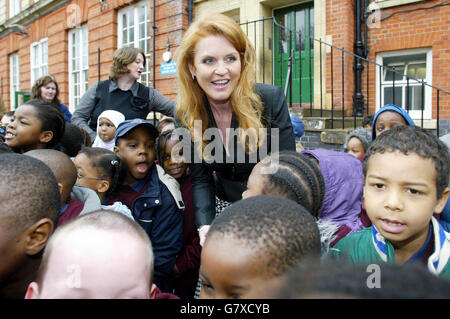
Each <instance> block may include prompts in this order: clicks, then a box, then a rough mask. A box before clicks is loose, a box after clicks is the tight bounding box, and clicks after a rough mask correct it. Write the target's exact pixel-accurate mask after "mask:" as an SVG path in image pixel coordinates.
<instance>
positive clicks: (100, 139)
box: [92, 110, 125, 151]
mask: <svg viewBox="0 0 450 319" xmlns="http://www.w3.org/2000/svg"><path fill="white" fill-rule="evenodd" d="M123 121H125V115H123V114H122V113H120V112H118V111H114V110H106V111H104V112H102V113H101V114H100V115H99V116H98V121H97V123H98V124H97V136H96V137H95V140H94V143H93V144H92V147H101V148H105V149H107V150H110V151H114V134H115V133H116V129H117V127H118V126H119V124H120V123H122V122H123Z"/></svg>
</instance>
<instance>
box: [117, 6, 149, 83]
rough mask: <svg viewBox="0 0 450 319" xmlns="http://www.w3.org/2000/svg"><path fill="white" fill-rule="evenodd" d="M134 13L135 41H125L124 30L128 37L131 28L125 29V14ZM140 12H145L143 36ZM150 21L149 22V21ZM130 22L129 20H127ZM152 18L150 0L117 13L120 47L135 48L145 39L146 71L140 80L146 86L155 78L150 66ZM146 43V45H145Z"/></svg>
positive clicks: (118, 45)
mask: <svg viewBox="0 0 450 319" xmlns="http://www.w3.org/2000/svg"><path fill="white" fill-rule="evenodd" d="M142 6H144V7H146V8H145V10H142ZM139 8H141V10H139ZM131 12H132V13H133V21H134V24H133V36H134V39H133V41H129V39H128V41H124V35H123V33H124V31H126V32H127V37H128V38H129V37H130V35H129V33H128V32H129V30H130V28H128V26H127V28H126V30H124V25H123V24H124V23H123V15H124V14H127V17H129V15H128V14H130V13H131ZM139 12H144V14H145V15H144V22H143V23H144V33H145V34H144V36H142V35H141V34H140V28H139V27H140V21H139ZM147 21H148V23H147ZM127 22H128V21H127ZM150 23H151V20H150V1H148V0H144V1H140V2H138V3H136V4H134V5H132V6H127V7H125V8H123V9H121V10H119V11H118V13H117V47H118V49H120V48H122V47H124V46H134V47H135V48H140V45H139V44H140V43H139V42H140V41H142V40H143V41H144V49H143V51H144V52H145V60H146V63H145V70H144V72H142V75H141V78H140V79H139V82H140V83H142V84H144V85H146V86H149V87H150V86H151V85H152V81H153V79H152V78H151V68H150V63H149V61H150V57H151V53H152V51H150V40H151V39H152V35H151V24H150ZM145 41H147V43H145ZM145 44H146V47H145ZM144 78H147V81H144V80H143V79H144Z"/></svg>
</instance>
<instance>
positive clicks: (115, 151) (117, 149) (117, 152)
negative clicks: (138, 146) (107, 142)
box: [114, 146, 120, 157]
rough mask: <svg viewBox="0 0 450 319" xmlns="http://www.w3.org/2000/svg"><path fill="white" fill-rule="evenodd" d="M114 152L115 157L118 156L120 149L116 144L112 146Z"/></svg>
mask: <svg viewBox="0 0 450 319" xmlns="http://www.w3.org/2000/svg"><path fill="white" fill-rule="evenodd" d="M114 154H116V155H117V157H120V149H119V147H118V146H114Z"/></svg>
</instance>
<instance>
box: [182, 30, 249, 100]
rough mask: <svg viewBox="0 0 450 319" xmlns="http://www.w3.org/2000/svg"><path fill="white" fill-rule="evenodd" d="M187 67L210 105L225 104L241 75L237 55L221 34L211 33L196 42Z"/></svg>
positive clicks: (239, 60) (238, 55) (238, 56)
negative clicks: (190, 62) (192, 60)
mask: <svg viewBox="0 0 450 319" xmlns="http://www.w3.org/2000/svg"><path fill="white" fill-rule="evenodd" d="M189 70H190V71H191V74H192V75H195V76H196V78H197V83H198V85H199V86H200V87H201V88H202V90H203V91H204V92H205V94H206V97H207V98H208V101H209V102H210V103H211V104H224V103H227V102H229V99H230V96H231V94H232V93H233V91H234V89H235V88H236V86H237V84H238V82H239V79H240V77H241V59H240V54H239V52H238V51H237V50H236V48H235V47H234V46H233V44H232V43H231V42H230V41H228V40H227V39H226V38H225V37H224V36H221V35H210V36H207V37H205V38H202V39H201V40H199V41H198V42H197V45H196V46H195V55H194V62H193V64H192V65H190V66H189Z"/></svg>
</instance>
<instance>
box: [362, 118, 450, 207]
mask: <svg viewBox="0 0 450 319" xmlns="http://www.w3.org/2000/svg"><path fill="white" fill-rule="evenodd" d="M395 151H399V152H401V153H403V154H405V155H409V154H417V155H418V156H420V157H422V158H424V159H431V160H432V161H433V162H434V167H435V169H436V189H437V196H438V199H440V198H441V196H442V194H443V193H444V190H445V189H446V188H447V186H448V183H449V163H450V155H449V153H448V150H447V146H446V145H445V144H444V142H442V141H441V140H439V139H438V138H437V137H436V136H434V135H433V134H432V133H430V132H429V131H426V130H424V129H422V128H420V127H418V126H397V127H394V128H392V129H390V130H388V131H385V132H383V134H380V136H378V137H377V138H376V139H375V140H374V141H373V142H372V144H371V146H370V147H369V150H368V151H367V153H366V157H365V158H364V163H363V167H364V177H366V176H367V170H368V166H369V162H370V159H371V158H372V156H373V155H375V154H380V153H381V154H383V153H385V152H395Z"/></svg>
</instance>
